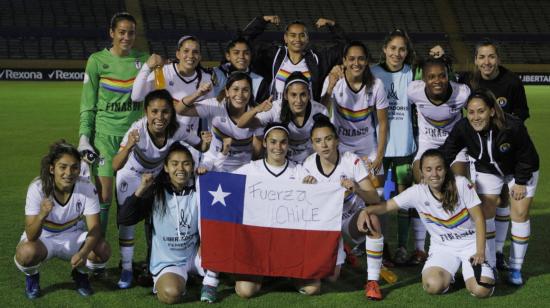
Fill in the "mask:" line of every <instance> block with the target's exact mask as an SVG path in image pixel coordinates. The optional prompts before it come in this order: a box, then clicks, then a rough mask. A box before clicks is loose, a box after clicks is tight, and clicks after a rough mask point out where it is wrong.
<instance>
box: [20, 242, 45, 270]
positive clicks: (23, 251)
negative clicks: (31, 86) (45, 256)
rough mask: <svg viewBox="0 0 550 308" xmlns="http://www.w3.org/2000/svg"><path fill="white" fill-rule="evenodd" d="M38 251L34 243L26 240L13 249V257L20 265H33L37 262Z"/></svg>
mask: <svg viewBox="0 0 550 308" xmlns="http://www.w3.org/2000/svg"><path fill="white" fill-rule="evenodd" d="M38 255H39V251H38V247H37V245H36V243H32V242H26V243H23V244H21V245H19V246H18V247H17V249H16V250H15V259H16V260H17V263H19V264H20V265H21V266H33V265H36V264H38V262H39V260H38V259H39V256H38Z"/></svg>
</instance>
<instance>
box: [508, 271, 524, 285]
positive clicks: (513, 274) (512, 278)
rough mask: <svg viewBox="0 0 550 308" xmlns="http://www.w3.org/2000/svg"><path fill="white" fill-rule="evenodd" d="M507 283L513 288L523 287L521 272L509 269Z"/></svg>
mask: <svg viewBox="0 0 550 308" xmlns="http://www.w3.org/2000/svg"><path fill="white" fill-rule="evenodd" d="M508 282H509V283H510V284H511V285H514V286H521V285H523V278H522V277H521V271H520V270H517V269H510V271H509V272H508Z"/></svg>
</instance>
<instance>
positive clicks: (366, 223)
mask: <svg viewBox="0 0 550 308" xmlns="http://www.w3.org/2000/svg"><path fill="white" fill-rule="evenodd" d="M369 215H370V212H369V208H368V207H366V208H364V209H362V210H361V212H359V216H357V230H359V231H360V232H362V233H370V232H371V231H370V230H374V228H373V227H372V225H371V222H370V217H369Z"/></svg>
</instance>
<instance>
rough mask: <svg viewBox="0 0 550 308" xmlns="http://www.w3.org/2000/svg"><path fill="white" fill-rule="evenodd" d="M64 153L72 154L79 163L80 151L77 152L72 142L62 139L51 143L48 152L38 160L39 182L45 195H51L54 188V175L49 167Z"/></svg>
mask: <svg viewBox="0 0 550 308" xmlns="http://www.w3.org/2000/svg"><path fill="white" fill-rule="evenodd" d="M65 154H67V155H71V156H73V157H74V158H75V159H76V160H77V161H78V162H79V163H80V153H78V150H77V149H76V148H75V147H74V146H73V145H72V144H69V143H67V142H66V141H65V140H64V139H60V140H58V141H56V142H54V143H52V144H51V145H50V150H49V152H48V154H46V155H45V156H44V157H42V160H41V162H40V182H41V183H42V191H43V192H44V195H45V196H46V197H51V196H53V192H54V189H55V182H54V175H53V174H52V172H51V171H50V169H51V167H54V166H55V162H56V161H57V160H59V159H60V158H61V157H62V156H63V155H65Z"/></svg>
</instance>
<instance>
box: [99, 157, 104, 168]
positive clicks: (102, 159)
mask: <svg viewBox="0 0 550 308" xmlns="http://www.w3.org/2000/svg"><path fill="white" fill-rule="evenodd" d="M99 165H100V166H103V165H105V157H103V156H100V157H99Z"/></svg>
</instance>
